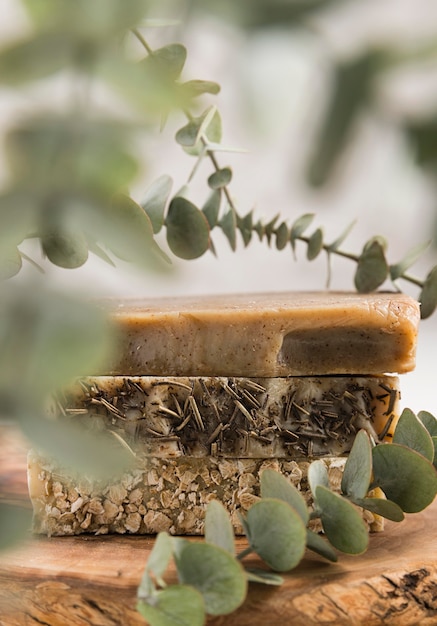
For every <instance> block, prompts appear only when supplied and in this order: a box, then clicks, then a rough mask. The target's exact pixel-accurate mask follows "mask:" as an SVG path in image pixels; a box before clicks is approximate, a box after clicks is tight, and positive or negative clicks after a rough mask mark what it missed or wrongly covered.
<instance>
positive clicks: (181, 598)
mask: <svg viewBox="0 0 437 626" xmlns="http://www.w3.org/2000/svg"><path fill="white" fill-rule="evenodd" d="M137 611H138V612H139V613H140V615H142V616H143V617H144V618H145V619H146V620H147V621H148V623H149V624H150V626H203V624H204V623H205V605H204V602H203V598H202V596H201V594H200V593H199V592H198V591H197V590H196V589H193V588H192V587H189V586H187V585H172V586H171V587H166V588H165V589H162V590H161V591H158V592H156V593H155V594H154V596H153V604H148V603H147V602H144V601H141V600H140V601H139V602H138V603H137Z"/></svg>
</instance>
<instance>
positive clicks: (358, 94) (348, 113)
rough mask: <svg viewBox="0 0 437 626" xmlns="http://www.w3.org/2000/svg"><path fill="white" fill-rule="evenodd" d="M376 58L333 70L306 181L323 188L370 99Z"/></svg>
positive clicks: (364, 58)
mask: <svg viewBox="0 0 437 626" xmlns="http://www.w3.org/2000/svg"><path fill="white" fill-rule="evenodd" d="M377 61H378V57H377V55H376V54H375V53H373V52H370V53H369V52H366V53H365V54H364V55H363V56H361V57H359V58H357V59H353V60H352V61H349V62H347V63H342V64H339V65H338V66H337V67H336V68H335V72H334V76H333V84H332V93H331V96H330V100H329V103H328V106H327V110H326V113H325V116H324V119H323V124H322V127H321V130H320V134H319V138H318V142H317V147H316V149H315V154H314V156H313V157H312V159H311V162H310V164H309V168H308V180H309V182H310V183H311V184H312V185H314V186H316V187H319V186H322V185H324V184H325V183H326V182H327V180H328V179H329V177H330V176H331V173H332V170H333V168H334V167H335V165H336V164H337V162H338V160H339V158H340V156H341V154H342V153H343V150H344V149H345V148H346V146H347V143H348V141H349V137H350V135H351V131H352V128H353V125H354V122H355V119H356V118H357V117H358V115H359V113H360V112H361V110H362V108H363V107H364V106H366V104H367V102H368V99H369V97H370V93H371V92H370V90H371V86H372V81H373V78H374V75H375V70H376V69H377Z"/></svg>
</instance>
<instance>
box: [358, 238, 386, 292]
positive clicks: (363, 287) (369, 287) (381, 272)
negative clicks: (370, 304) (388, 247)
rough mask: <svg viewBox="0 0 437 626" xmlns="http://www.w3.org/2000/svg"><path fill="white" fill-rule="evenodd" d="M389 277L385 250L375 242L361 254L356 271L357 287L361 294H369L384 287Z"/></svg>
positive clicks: (367, 246) (378, 242)
mask: <svg viewBox="0 0 437 626" xmlns="http://www.w3.org/2000/svg"><path fill="white" fill-rule="evenodd" d="M387 276H388V265H387V261H386V258H385V253H384V248H383V246H382V245H381V243H380V241H378V240H376V239H375V240H374V241H372V242H371V244H370V245H366V246H365V247H364V249H363V252H362V253H361V255H360V257H359V259H358V263H357V268H356V271H355V278H354V282H355V287H356V289H357V291H359V292H360V293H369V292H370V291H374V290H375V289H377V288H378V287H380V286H381V285H382V283H383V282H384V281H385V280H386V278H387Z"/></svg>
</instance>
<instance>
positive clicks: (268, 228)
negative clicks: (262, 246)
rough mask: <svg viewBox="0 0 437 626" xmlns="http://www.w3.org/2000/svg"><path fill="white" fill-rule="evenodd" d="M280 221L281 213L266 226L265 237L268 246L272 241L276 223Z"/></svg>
mask: <svg viewBox="0 0 437 626" xmlns="http://www.w3.org/2000/svg"><path fill="white" fill-rule="evenodd" d="M278 219H279V213H278V214H277V215H275V216H274V217H273V218H272V219H271V220H270V221H269V222H267V224H264V237H265V238H266V239H267V243H268V245H270V242H271V240H272V237H273V234H274V232H275V227H276V222H277V221H278Z"/></svg>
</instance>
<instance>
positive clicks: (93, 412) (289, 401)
mask: <svg viewBox="0 0 437 626" xmlns="http://www.w3.org/2000/svg"><path fill="white" fill-rule="evenodd" d="M399 397H400V392H399V379H398V378H397V377H396V376H368V377H364V376H321V377H288V378H287V377H282V378H242V377H238V378H229V377H160V376H136V377H124V376H95V377H87V378H81V379H79V380H78V381H77V382H76V384H74V385H72V386H70V387H68V388H67V389H66V390H64V391H63V392H62V393H59V394H58V395H57V397H56V402H55V403H54V407H55V411H56V413H57V415H58V417H59V418H60V419H63V420H65V419H70V420H74V421H75V422H76V423H77V422H79V423H80V424H81V426H83V427H84V428H87V427H89V428H93V429H95V428H96V427H98V428H101V427H102V426H103V427H104V428H105V429H106V430H111V431H113V432H114V433H115V434H116V436H118V437H119V438H121V439H122V440H123V441H124V442H125V443H126V444H127V445H128V446H129V447H130V448H131V449H132V450H133V451H134V453H135V454H138V455H139V456H140V457H141V456H144V455H146V456H153V457H160V458H175V457H179V456H187V457H206V456H213V457H228V458H288V459H302V458H306V459H308V458H318V457H324V456H338V455H341V454H346V453H348V452H349V451H350V449H351V447H352V444H353V440H354V438H355V435H356V433H357V432H358V430H359V429H361V428H363V429H365V430H366V431H367V432H368V433H369V434H370V436H371V437H372V438H373V439H374V440H375V441H379V440H380V439H383V438H387V437H389V436H391V433H392V432H393V429H394V426H395V424H396V422H397V419H398V415H399ZM96 420H97V422H98V423H96Z"/></svg>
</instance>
